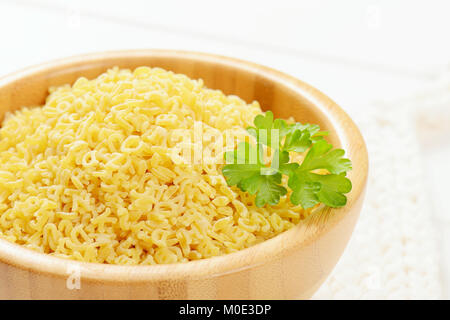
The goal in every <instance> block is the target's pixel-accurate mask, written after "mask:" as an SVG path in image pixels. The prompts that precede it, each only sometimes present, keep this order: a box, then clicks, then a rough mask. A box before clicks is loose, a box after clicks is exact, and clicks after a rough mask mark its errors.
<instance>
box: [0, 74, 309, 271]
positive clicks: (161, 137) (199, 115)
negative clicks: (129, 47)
mask: <svg viewBox="0 0 450 320" xmlns="http://www.w3.org/2000/svg"><path fill="white" fill-rule="evenodd" d="M260 113H261V109H260V106H259V104H258V103H257V102H253V103H251V104H247V103H245V102H244V101H243V100H241V99H240V98H238V97H236V96H226V95H224V94H223V93H222V92H221V91H218V90H212V89H208V88H206V87H205V86H204V85H203V81H202V80H191V79H189V78H188V77H186V76H185V75H181V74H174V73H172V72H168V71H165V70H163V69H159V68H148V67H140V68H137V69H135V70H134V71H131V70H127V69H118V68H113V69H110V70H108V71H107V72H105V73H104V74H101V75H100V76H99V77H97V78H96V79H93V80H88V79H86V78H79V79H78V80H77V81H76V82H75V83H74V84H73V85H72V86H69V85H65V86H60V87H56V88H51V89H50V95H49V96H48V98H47V100H46V103H45V105H44V106H39V107H33V108H24V109H21V110H19V111H16V112H15V113H13V114H8V115H7V116H6V118H5V120H4V121H3V124H2V127H1V129H0V236H1V237H2V238H4V239H7V240H9V241H11V242H15V243H17V244H20V245H23V246H25V247H28V248H30V249H33V250H37V251H39V252H42V253H46V254H50V255H54V256H58V257H62V258H69V259H75V260H80V261H87V262H97V263H109V264H126V265H137V264H142V265H151V264H165V263H176V262H186V261H190V260H197V259H203V258H209V257H212V256H217V255H222V254H226V253H231V252H235V251H237V250H241V249H244V248H247V247H249V246H252V245H255V244H257V243H260V242H262V241H264V240H266V239H269V238H271V237H274V236H275V235H277V234H279V233H281V232H283V231H285V230H287V229H289V228H291V227H292V226H294V225H295V224H296V223H298V222H299V221H300V220H302V219H304V218H305V217H306V216H307V215H308V214H309V211H305V210H303V209H302V208H300V207H295V206H293V205H292V204H291V203H290V202H289V201H286V199H284V198H283V199H281V201H280V203H279V204H278V205H276V206H273V207H263V208H258V207H256V206H255V205H254V204H253V203H254V201H253V200H254V199H253V197H252V196H251V195H249V194H246V193H243V192H241V191H240V190H239V189H237V188H234V187H229V186H228V185H227V183H226V181H225V179H224V177H223V176H222V174H221V168H222V166H223V164H222V163H221V162H220V161H219V160H221V159H223V152H224V151H226V150H229V149H233V148H234V147H235V146H236V143H238V142H239V141H242V140H244V139H250V137H249V136H248V134H247V133H246V131H245V128H246V127H248V126H250V125H252V122H253V119H254V117H255V116H256V115H258V114H260ZM199 139H200V143H199ZM230 141H231V144H230Z"/></svg>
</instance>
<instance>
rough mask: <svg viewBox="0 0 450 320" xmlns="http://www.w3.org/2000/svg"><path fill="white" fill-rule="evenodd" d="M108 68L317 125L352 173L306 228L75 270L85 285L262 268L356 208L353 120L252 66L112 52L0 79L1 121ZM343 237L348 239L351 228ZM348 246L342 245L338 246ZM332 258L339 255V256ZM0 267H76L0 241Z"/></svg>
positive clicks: (357, 160) (296, 84)
mask: <svg viewBox="0 0 450 320" xmlns="http://www.w3.org/2000/svg"><path fill="white" fill-rule="evenodd" d="M114 66H118V67H120V68H130V69H134V68H136V67H138V66H150V67H161V68H164V69H167V70H171V71H174V72H176V73H183V74H186V75H187V76H189V77H190V78H194V79H198V78H202V79H203V80H204V81H205V84H206V86H208V87H209V88H213V89H220V90H222V91H223V92H225V93H226V94H234V95H238V96H239V97H241V98H243V99H244V100H246V101H247V102H252V101H253V100H257V101H259V102H260V104H261V106H262V108H263V109H264V110H272V111H273V112H274V114H275V116H276V117H281V118H288V117H291V116H292V117H294V118H295V119H296V120H297V121H300V122H303V123H304V122H310V123H316V124H319V125H320V126H321V128H322V129H323V130H328V131H330V136H329V139H328V140H329V141H330V142H331V143H333V145H335V146H341V147H343V148H344V149H345V150H346V152H347V156H348V157H349V158H350V159H351V160H352V162H353V166H354V170H353V171H351V172H350V174H349V178H350V179H351V180H352V183H353V190H352V192H351V193H350V194H349V195H348V203H347V206H346V207H345V208H343V209H339V210H335V209H329V208H328V209H327V210H324V211H323V212H321V213H320V214H318V215H316V216H314V217H313V218H311V219H309V220H308V221H307V222H306V223H305V224H303V225H301V226H298V227H296V228H293V230H289V231H287V232H285V233H283V234H281V235H279V236H277V237H275V238H273V239H270V240H268V241H265V242H263V243H261V244H258V245H256V246H253V247H250V248H248V249H245V250H242V251H240V252H236V253H232V254H228V255H225V256H220V257H214V258H210V259H205V260H200V261H193V262H188V263H185V264H175V265H159V266H149V267H141V266H136V267H126V266H112V265H107V266H105V265H96V264H92V263H78V264H80V265H83V267H84V268H86V271H85V272H84V276H86V278H90V279H99V278H102V279H103V280H105V281H106V280H107V281H115V280H116V279H117V278H118V277H120V279H122V280H124V281H125V280H127V281H139V280H142V279H147V280H148V279H159V280H160V279H163V278H167V279H169V278H170V279H173V278H178V279H179V278H183V277H189V276H193V274H194V275H195V276H201V275H202V276H213V275H214V274H217V273H219V272H230V271H231V270H240V269H242V268H248V267H249V265H252V264H253V265H258V264H263V263H264V262H265V261H267V260H268V259H275V258H276V257H279V256H280V255H282V254H285V253H288V252H292V251H293V250H298V249H299V248H301V247H302V246H304V245H305V244H307V243H311V241H314V240H315V239H317V237H320V236H322V235H323V234H325V233H326V232H327V231H328V230H329V229H330V228H332V227H333V225H336V224H337V223H338V222H339V221H340V220H341V219H342V218H343V217H345V215H346V214H347V211H348V210H349V209H350V208H351V207H352V206H353V205H354V204H355V203H356V202H358V203H360V202H361V201H362V200H361V198H362V193H363V189H364V186H365V183H366V178H367V152H366V149H365V145H364V141H363V139H362V137H361V135H360V133H359V130H358V129H357V127H356V126H355V124H354V123H353V121H352V120H351V119H350V118H349V117H348V116H347V115H346V114H345V112H343V111H342V109H340V108H339V107H338V106H337V105H336V104H335V103H334V102H333V101H332V100H330V99H329V98H328V97H326V96H325V95H323V94H322V93H321V92H319V91H318V90H316V89H314V88H312V87H311V86H309V85H307V84H305V83H303V82H302V81H300V80H297V79H294V78H292V77H290V76H287V75H285V74H282V73H280V72H277V71H275V70H272V69H269V68H266V67H262V66H260V65H257V64H253V63H250V62H244V61H240V60H236V59H231V58H225V57H219V56H214V55H208V54H199V53H190V52H179V51H164V50H138V51H125V52H110V53H99V54H90V55H85V56H78V57H73V58H69V59H63V60H59V61H55V62H51V63H47V64H43V65H40V66H37V67H32V68H29V69H26V70H24V71H21V72H18V73H15V74H13V75H10V76H7V77H4V78H2V79H0V121H1V120H2V119H3V117H4V115H5V113H6V112H8V111H13V110H17V109H19V108H21V107H24V106H36V105H42V104H44V102H45V99H46V97H47V95H48V88H49V87H51V86H56V85H62V84H72V83H73V82H74V81H75V80H76V79H77V78H79V77H81V76H83V77H87V78H89V79H92V78H95V77H96V76H98V75H99V74H101V73H103V72H104V71H105V70H107V69H108V68H111V67H114ZM358 205H360V204H358ZM357 210H358V211H359V209H357ZM330 212H333V214H330ZM346 232H347V231H346ZM348 232H349V233H351V229H349V231H348ZM348 236H349V235H348ZM346 241H347V239H345V241H344V242H345V243H346ZM344 245H345V244H344ZM18 252H19V253H20V254H18ZM337 254H338V255H340V252H339V253H337ZM0 261H6V262H7V263H9V264H14V265H16V266H24V265H26V268H28V269H33V270H36V271H38V272H47V273H53V274H58V275H61V276H64V275H65V273H66V269H67V266H68V264H69V263H75V262H73V261H68V260H64V259H59V258H54V257H49V256H47V255H43V254H40V253H36V252H31V251H30V250H27V249H24V248H21V247H20V246H18V245H14V244H10V243H6V241H3V240H0ZM333 263H335V261H334V262H333ZM186 265H190V266H191V268H190V269H189V268H187V267H186Z"/></svg>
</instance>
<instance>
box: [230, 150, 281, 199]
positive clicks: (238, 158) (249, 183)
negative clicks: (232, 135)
mask: <svg viewBox="0 0 450 320" xmlns="http://www.w3.org/2000/svg"><path fill="white" fill-rule="evenodd" d="M259 149H260V150H262V148H259ZM284 156H285V154H284ZM225 158H226V159H225V160H226V161H227V162H228V163H229V162H232V163H229V164H227V165H225V166H224V167H223V169H222V173H223V175H224V176H225V178H226V179H227V183H228V185H230V186H234V185H235V186H237V187H239V189H241V190H242V191H246V192H248V193H250V194H252V195H255V194H256V198H255V204H256V205H257V206H258V207H262V206H264V205H265V204H267V203H268V204H270V205H275V204H277V203H278V202H279V201H280V198H281V197H282V196H284V195H286V193H287V190H286V188H284V187H283V186H281V185H280V183H281V177H282V176H281V173H279V172H278V171H277V170H273V169H272V168H270V167H267V166H265V165H264V164H263V163H262V162H261V159H262V156H261V154H260V153H259V151H258V150H257V149H256V148H254V147H253V146H251V145H250V144H248V143H247V142H242V143H240V144H239V145H238V148H237V149H236V150H235V151H233V152H232V154H230V153H228V154H227V155H226V157H225Z"/></svg>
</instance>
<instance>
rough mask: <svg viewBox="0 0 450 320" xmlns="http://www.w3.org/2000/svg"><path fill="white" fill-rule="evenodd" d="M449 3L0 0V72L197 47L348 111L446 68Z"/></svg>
mask: <svg viewBox="0 0 450 320" xmlns="http://www.w3.org/2000/svg"><path fill="white" fill-rule="evenodd" d="M449 12H450V5H449V2H448V1H387V0H378V1H377V0H358V1H357V0H351V1H350V0H347V1H332V0H320V1H287V0H277V1H275V2H274V1H265V0H264V1H261V0H260V1H242V0H228V1H226V2H225V1H220V2H219V1H207V0H201V1H199V0H192V1H175V0H168V1H167V0H166V1H144V0H140V1H138V0H127V1H126V2H123V1H117V2H114V1H106V0H100V1H93V0H80V1H75V0H73V1H72V0H65V1H61V0H59V1H58V0H28V1H26V0H0V43H1V45H0V49H1V53H0V54H1V58H2V59H0V76H2V75H5V74H7V73H10V72H13V71H15V70H18V69H21V68H24V67H26V66H30V65H33V64H38V63H41V62H44V61H48V60H51V59H54V58H60V57H65V56H70V55H75V54H78V53H86V52H94V51H104V50H116V49H130V48H135V49H137V48H173V49H185V50H194V51H204V52H212V53H219V54H222V55H229V56H234V57H239V58H242V59H247V60H251V61H254V62H257V63H261V64H264V65H268V66H270V67H273V68H276V69H279V70H281V71H284V72H286V73H289V74H292V75H294V76H296V77H298V78H300V79H302V80H304V81H306V82H308V83H310V84H312V85H314V86H316V87H317V88H319V89H320V90H322V91H324V92H325V93H327V94H328V95H329V96H330V97H332V98H333V99H334V100H335V101H336V102H337V103H338V104H340V105H341V106H342V107H343V108H344V109H345V110H346V111H347V112H349V113H350V115H351V114H352V112H354V110H357V109H359V108H364V106H365V105H368V104H369V103H370V102H373V101H377V100H393V99H397V98H401V97H406V96H408V95H413V94H414V93H415V92H418V91H420V90H422V89H423V87H426V86H428V85H431V84H432V83H434V81H436V79H438V78H439V77H440V76H441V75H442V74H443V73H444V72H445V71H446V70H447V71H449V70H450V42H449V41H448V35H449V32H450V19H448V16H449ZM449 108H450V106H449ZM444 146H446V147H445V148H442V144H441V145H440V147H439V148H438V147H435V146H433V145H424V146H423V147H424V151H426V152H424V154H425V156H424V163H425V164H426V165H427V167H428V168H432V169H431V171H430V174H429V175H427V176H428V179H427V181H426V183H428V186H429V187H430V188H428V189H429V190H431V192H430V195H431V197H432V201H433V203H434V208H435V211H436V213H435V214H434V218H433V219H434V222H435V225H436V230H437V232H438V234H439V239H440V241H439V246H440V251H441V257H442V259H441V270H442V282H443V284H444V294H445V297H447V298H449V297H450V208H449V206H448V205H447V204H446V201H445V200H446V199H445V198H446V197H448V196H447V194H448V192H450V188H449V187H448V186H447V185H446V184H445V183H444V182H445V181H448V179H447V180H445V179H443V178H442V172H445V173H444V174H445V175H447V176H448V177H449V178H450V176H449V172H450V164H449V161H448V159H450V144H448V143H447V144H444ZM433 190H436V192H433ZM437 212H439V214H437Z"/></svg>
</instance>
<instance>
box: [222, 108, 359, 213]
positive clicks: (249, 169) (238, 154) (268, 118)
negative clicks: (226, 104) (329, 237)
mask: <svg viewBox="0 0 450 320" xmlns="http://www.w3.org/2000/svg"><path fill="white" fill-rule="evenodd" d="M254 124H255V126H254V127H249V128H247V131H248V132H249V134H250V135H252V136H254V137H255V138H256V141H257V143H256V145H252V144H250V143H248V142H241V143H240V144H239V145H238V146H237V148H236V149H235V150H234V151H230V152H226V153H225V161H226V165H225V166H224V167H223V169H222V173H223V175H224V176H225V177H226V180H227V183H228V185H230V186H237V187H238V188H239V189H241V190H242V191H245V192H248V193H250V194H252V195H256V197H255V204H256V205H257V206H258V207H262V206H264V205H266V204H269V205H276V204H277V203H279V201H280V198H281V197H282V196H285V195H286V194H287V189H286V187H285V186H283V185H282V176H283V175H286V176H288V183H287V186H288V187H289V188H290V189H291V190H292V192H291V195H290V201H291V202H292V203H293V204H294V205H301V206H302V207H303V208H311V207H313V206H315V205H316V204H318V203H323V204H325V205H327V206H330V207H342V206H344V205H345V204H346V202H347V197H346V196H345V193H348V192H350V190H351V189H352V184H351V182H350V180H349V179H348V178H346V177H345V175H346V173H347V171H349V170H351V168H352V164H351V161H350V160H349V159H345V158H343V156H344V153H345V152H344V150H342V149H332V148H333V146H332V145H331V144H329V143H328V142H327V141H326V140H325V139H324V137H325V136H326V135H328V132H326V131H320V128H319V126H318V125H314V124H301V123H294V124H287V122H286V121H284V120H281V119H275V120H274V118H273V113H272V112H270V111H268V112H266V113H265V115H258V116H256V117H255V119H254ZM264 148H270V149H271V151H272V152H271V155H272V159H271V161H270V162H268V163H266V162H265V161H264V156H263V154H264V150H265V149H264ZM292 152H297V153H304V152H306V155H305V157H304V159H303V161H302V162H301V163H296V162H289V160H290V153H292ZM324 172H326V173H325V174H324Z"/></svg>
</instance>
